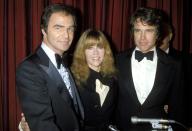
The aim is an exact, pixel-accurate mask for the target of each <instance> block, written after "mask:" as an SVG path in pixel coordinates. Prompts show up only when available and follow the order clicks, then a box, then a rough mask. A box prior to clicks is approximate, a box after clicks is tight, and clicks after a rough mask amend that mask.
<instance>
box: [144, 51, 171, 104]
mask: <svg viewBox="0 0 192 131" xmlns="http://www.w3.org/2000/svg"><path fill="white" fill-rule="evenodd" d="M157 56H158V62H157V70H156V76H155V81H154V85H153V88H152V90H151V92H150V94H149V95H148V97H147V99H146V100H145V102H144V103H143V106H147V105H149V103H153V101H154V100H155V99H154V98H156V96H157V95H158V93H159V92H161V91H162V90H164V88H165V87H166V85H164V84H166V83H167V82H166V81H167V80H168V79H169V77H170V74H171V73H170V71H171V67H172V66H171V64H169V61H168V60H167V58H166V57H167V56H166V54H165V53H164V52H161V51H160V50H159V49H157Z"/></svg>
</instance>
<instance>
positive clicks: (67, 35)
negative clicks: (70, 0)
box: [42, 12, 75, 55]
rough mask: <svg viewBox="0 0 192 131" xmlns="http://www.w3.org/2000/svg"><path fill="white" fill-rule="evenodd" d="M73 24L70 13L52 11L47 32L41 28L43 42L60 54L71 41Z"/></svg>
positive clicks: (73, 29)
mask: <svg viewBox="0 0 192 131" xmlns="http://www.w3.org/2000/svg"><path fill="white" fill-rule="evenodd" d="M74 31H75V26H74V20H73V17H72V16H71V15H66V14H65V13H63V12H56V13H53V14H52V15H51V17H50V19H49V23H48V26H47V32H45V30H43V29H42V33H43V42H45V44H46V45H47V46H48V47H49V48H51V49H52V50H53V51H54V52H55V53H58V54H60V55H62V54H63V52H65V51H67V50H68V49H69V47H70V45H71V43H72V40H73V36H74Z"/></svg>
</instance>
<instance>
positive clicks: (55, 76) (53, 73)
mask: <svg viewBox="0 0 192 131" xmlns="http://www.w3.org/2000/svg"><path fill="white" fill-rule="evenodd" d="M37 55H38V56H39V58H40V59H41V60H40V61H41V62H38V64H39V66H40V67H41V68H42V69H43V70H44V71H45V72H46V73H47V75H48V76H49V77H50V78H51V79H52V81H53V82H54V83H55V85H56V86H55V87H53V88H57V89H58V91H59V92H61V91H62V90H63V89H65V90H64V91H62V93H65V94H64V95H62V96H63V98H64V100H65V101H66V102H68V99H67V97H70V96H69V95H70V94H69V92H68V91H67V87H66V86H65V84H64V82H63V79H62V77H61V75H60V74H59V72H58V71H57V69H56V68H55V66H54V65H53V63H52V62H51V61H50V60H49V58H48V56H47V55H46V54H45V52H44V51H43V50H42V49H41V48H39V49H38V50H37ZM51 88H52V87H51Z"/></svg>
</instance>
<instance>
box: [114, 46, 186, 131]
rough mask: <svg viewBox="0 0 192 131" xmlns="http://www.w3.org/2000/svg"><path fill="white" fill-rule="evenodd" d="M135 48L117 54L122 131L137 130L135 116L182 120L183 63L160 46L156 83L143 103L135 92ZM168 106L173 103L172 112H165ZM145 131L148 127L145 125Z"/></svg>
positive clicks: (170, 107) (118, 121)
mask: <svg viewBox="0 0 192 131" xmlns="http://www.w3.org/2000/svg"><path fill="white" fill-rule="evenodd" d="M132 52H133V50H130V51H128V52H125V53H122V54H120V55H119V56H118V57H117V67H118V69H119V74H118V81H119V100H118V106H117V123H118V127H119V128H120V130H121V131H127V130H131V129H134V125H133V124H131V121H130V119H131V117H132V116H138V117H142V118H167V117H168V118H169V119H174V120H177V121H180V122H181V120H182V115H183V114H182V113H183V110H182V108H183V107H182V106H183V96H182V94H183V93H182V92H183V91H182V86H181V85H182V81H181V76H182V75H181V70H180V63H178V62H176V61H174V60H173V59H172V58H170V57H169V56H168V55H167V54H166V53H164V52H163V51H161V50H160V49H157V56H158V62H157V71H156V76H155V82H154V85H153V88H152V91H151V92H150V94H149V96H148V97H147V99H146V100H145V102H144V103H143V105H141V104H140V102H139V100H138V98H137V94H136V91H135V87H134V83H133V78H132V69H131V56H132ZM164 105H168V106H169V113H168V114H166V113H165V111H164ZM141 130H144V128H142V129H141Z"/></svg>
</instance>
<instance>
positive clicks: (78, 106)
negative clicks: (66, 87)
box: [66, 68, 84, 119]
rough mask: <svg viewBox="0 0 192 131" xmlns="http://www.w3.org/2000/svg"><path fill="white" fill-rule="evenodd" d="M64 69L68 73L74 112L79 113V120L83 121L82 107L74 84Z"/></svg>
mask: <svg viewBox="0 0 192 131" xmlns="http://www.w3.org/2000/svg"><path fill="white" fill-rule="evenodd" d="M66 69H67V71H68V73H69V79H70V83H71V90H72V95H73V103H74V106H75V110H76V112H80V115H81V118H82V119H84V109H83V105H82V103H81V100H80V97H79V93H78V91H77V87H76V85H75V82H74V80H73V77H72V75H71V72H70V70H69V69H68V68H66Z"/></svg>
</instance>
